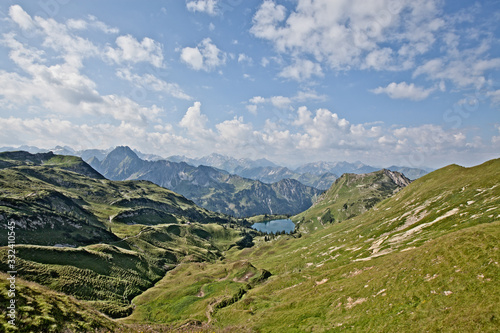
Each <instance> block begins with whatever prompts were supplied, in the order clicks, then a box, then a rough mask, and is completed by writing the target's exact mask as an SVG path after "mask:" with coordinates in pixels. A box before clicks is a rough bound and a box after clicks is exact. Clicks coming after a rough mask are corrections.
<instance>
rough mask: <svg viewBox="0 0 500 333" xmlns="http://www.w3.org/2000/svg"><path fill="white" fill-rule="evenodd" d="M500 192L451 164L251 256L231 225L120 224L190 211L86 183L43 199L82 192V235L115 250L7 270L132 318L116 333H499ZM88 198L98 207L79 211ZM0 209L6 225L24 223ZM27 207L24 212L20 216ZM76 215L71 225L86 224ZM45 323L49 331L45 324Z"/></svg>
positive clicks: (489, 167)
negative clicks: (104, 233) (96, 226)
mask: <svg viewBox="0 0 500 333" xmlns="http://www.w3.org/2000/svg"><path fill="white" fill-rule="evenodd" d="M16 168H25V167H16ZM16 168H10V169H3V170H7V171H9V172H12V170H15V171H16V172H12V175H13V176H15V177H17V178H16V179H18V181H19V182H21V184H23V186H25V187H23V186H21V187H15V186H12V183H10V185H9V187H7V188H6V190H5V193H8V198H11V199H12V198H17V199H19V198H21V197H23V196H24V197H26V193H27V190H26V186H28V185H27V184H28V183H29V182H27V181H26V180H24V179H25V178H28V179H30V181H31V183H33V184H35V182H36V181H39V182H41V183H38V184H35V185H36V186H40V184H45V185H44V186H46V187H45V188H43V190H45V191H47V193H48V194H43V195H42V196H40V197H47V195H49V194H50V193H51V192H50V191H51V190H53V187H50V186H55V185H54V184H53V183H54V182H55V181H56V179H55V176H54V175H52V174H51V173H47V172H42V171H43V170H42V171H40V170H39V169H36V168H40V167H34V168H35V169H34V171H33V170H32V171H31V173H29V172H21V171H19V170H18V169H16ZM31 168H32V167H30V169H31ZM42 168H43V167H42ZM56 171H57V172H55V174H57V173H70V172H69V171H60V170H56ZM35 174H42V176H45V177H46V179H44V180H40V178H36V177H35V176H34V175H35ZM0 175H2V173H1V172H0ZM23 177H24V178H23ZM65 177H66V176H65ZM70 177H74V178H75V179H78V177H79V176H78V175H75V174H74V173H71V174H70V175H67V178H63V179H62V180H63V181H66V180H68V179H69V178H70ZM37 179H38V180H37ZM499 180H500V160H492V161H490V162H487V163H485V164H483V165H480V166H477V167H474V168H462V167H459V166H455V165H452V166H449V167H446V168H443V169H440V170H437V171H435V172H433V173H430V174H428V175H426V176H424V177H422V178H420V179H418V180H417V181H415V182H413V183H412V184H411V185H409V186H408V187H406V188H404V189H403V190H401V191H399V192H397V193H396V194H394V195H393V196H391V197H390V198H386V199H382V200H381V201H379V202H378V203H377V204H375V205H374V206H373V207H372V208H371V209H370V210H368V211H366V212H364V213H359V215H357V216H353V217H351V218H349V219H347V220H342V221H341V222H339V221H340V219H337V218H336V219H335V220H334V222H333V223H323V224H324V225H321V224H319V225H317V226H321V227H318V229H317V230H315V229H314V228H309V229H308V231H309V232H307V233H303V234H302V236H301V237H298V236H296V235H279V236H277V237H276V239H275V240H272V241H264V237H263V236H257V235H258V234H257V233H254V234H253V236H254V239H253V241H254V243H255V245H254V246H253V247H250V248H243V249H242V248H239V247H237V246H234V245H235V244H237V243H238V242H242V241H243V240H245V239H246V236H245V235H246V234H247V233H248V232H250V231H249V230H248V229H245V228H243V227H242V226H240V225H237V224H236V223H231V221H230V220H227V221H225V222H224V223H222V224H206V223H195V222H194V221H192V219H191V218H190V217H186V216H185V215H179V216H180V218H179V219H180V221H183V222H185V223H183V224H179V223H166V224H162V223H160V224H155V223H151V224H150V225H146V224H132V225H128V224H126V223H123V220H120V219H119V218H115V217H116V216H119V215H116V214H120V213H121V212H127V211H130V212H133V209H131V208H134V207H136V208H134V209H137V208H140V209H158V206H161V205H164V204H166V203H167V202H170V203H172V205H173V207H174V209H181V210H184V211H185V210H186V207H189V202H187V201H183V199H182V197H178V196H176V195H175V194H172V193H168V194H167V192H162V190H158V191H157V192H155V191H156V190H154V188H153V189H152V190H151V191H150V188H149V187H150V186H153V185H152V184H151V183H148V182H139V183H137V182H109V181H106V180H94V181H93V183H92V184H94V185H95V187H94V186H92V188H91V190H90V192H89V189H88V188H87V187H85V185H86V184H81V187H79V186H76V187H75V188H77V189H73V187H69V188H67V189H66V188H65V189H64V190H61V192H60V193H61V194H62V195H64V197H60V196H55V197H54V196H53V195H50V196H49V197H50V198H57V200H59V201H57V200H55V201H56V202H58V205H59V206H60V207H71V205H70V204H68V202H75V201H76V202H80V201H79V200H80V199H79V198H78V196H81V197H82V198H84V197H83V196H82V195H81V193H83V192H82V191H86V192H89V193H88V194H87V195H86V196H85V198H87V199H85V204H82V205H79V207H83V208H84V209H85V211H88V212H91V213H92V215H93V216H95V217H96V220H95V221H97V222H95V221H90V222H89V224H92V223H101V224H102V225H103V226H104V228H105V229H106V230H108V229H109V230H110V231H111V232H112V233H114V234H116V235H119V236H120V237H121V238H122V239H121V240H114V241H110V242H109V244H94V245H87V246H85V247H79V248H75V249H70V248H63V249H58V248H54V247H48V246H27V245H24V246H19V247H18V250H19V251H18V255H17V256H18V260H17V265H18V266H19V271H21V272H23V277H25V278H27V279H29V280H33V281H37V282H40V283H41V284H44V285H46V286H48V287H50V288H51V289H55V290H59V291H64V292H67V293H71V294H73V295H75V296H76V297H77V298H80V299H84V300H86V304H87V305H91V306H92V307H93V308H96V309H100V310H101V311H103V312H106V313H108V314H111V315H116V316H118V315H124V314H130V316H128V317H127V318H125V319H120V320H119V321H118V322H115V323H114V324H115V325H118V326H116V331H119V332H127V331H130V332H133V331H139V330H144V331H148V332H167V331H196V330H199V331H204V332H207V331H217V332H337V331H339V332H340V331H353V332H373V331H382V332H399V331H404V332H421V331H432V332H497V331H498V327H500V323H499V319H498V318H500V310H499V309H498V304H500V285H499V284H498V281H499V278H500V267H499V262H500V252H499V251H498V244H500V242H499V241H500V185H498V183H499ZM3 181H4V182H6V180H3ZM58 181H61V180H58ZM372 181H373V182H375V183H377V181H378V180H377V179H372ZM46 184H52V185H50V186H49V185H46ZM72 184H78V183H77V182H73V183H72ZM100 184H101V185H100ZM351 184H355V185H354V186H350V187H348V188H349V189H350V190H349V191H348V192H346V193H344V194H343V195H342V196H339V197H342V198H344V199H345V198H347V199H346V200H344V201H343V203H342V205H343V204H345V203H346V202H351V200H354V198H355V196H354V195H355V194H356V193H355V191H357V189H360V188H362V187H361V186H360V187H358V185H362V184H360V183H355V182H354V183H351ZM87 185H88V183H87ZM365 185H368V186H367V187H366V189H370V190H371V189H373V188H374V187H370V186H369V183H364V185H363V186H365ZM81 188H85V189H84V190H82V189H81ZM363 188H365V187H363ZM337 190H338V192H337V193H341V189H340V188H337ZM103 191H104V192H105V193H114V194H116V197H114V198H113V199H111V195H102V192H103ZM106 191H107V192H106ZM160 193H164V194H166V195H165V197H162V196H161V195H160ZM349 193H350V194H349ZM351 194H352V195H353V196H349V195H351ZM365 194H366V193H365ZM98 197H99V198H101V200H94V199H92V200H90V199H88V198H98ZM144 198H146V199H147V200H143V199H144ZM358 198H359V196H358ZM4 200H5V199H4ZM68 200H69V201H68ZM117 200H118V201H117ZM33 201H34V202H36V203H37V206H36V209H42V208H43V205H41V204H40V202H42V203H43V200H40V199H39V197H38V196H37V197H34V199H33ZM51 201H54V200H51ZM94 202H96V203H94ZM113 202H114V203H115V204H113ZM353 202H354V201H353ZM65 203H66V206H65V205H63V204H65ZM97 203H98V204H97ZM139 203H140V205H138V204H139ZM153 204H154V205H157V206H154V207H152V205H153ZM329 204H331V205H334V204H337V203H336V202H331V203H329ZM185 205H186V206H185ZM4 207H5V208H4V209H5V211H8V212H10V213H12V212H18V213H19V211H21V210H15V209H13V208H12V207H7V206H4ZM33 207H34V206H33V205H31V206H29V205H28V206H27V207H26V208H23V209H24V211H23V214H27V213H29V212H30V210H32V209H34V208H33ZM40 207H42V208H40ZM330 207H332V206H330ZM9 209H10V210H9ZM44 209H49V208H48V206H47V207H46V208H44ZM85 211H84V210H82V211H81V212H80V211H79V212H76V211H74V212H73V214H76V215H75V216H83V215H84V213H85ZM96 212H100V213H99V214H97V213H96ZM142 212H144V210H143V211H142ZM196 212H197V213H199V214H202V213H201V211H199V210H198V209H196ZM77 213H78V214H80V215H78V214H77ZM165 213H167V214H173V213H172V212H170V211H169V212H166V211H165ZM334 213H335V209H330V214H334ZM19 214H20V213H19ZM207 214H208V213H207ZM308 214H310V215H309V218H310V219H311V220H312V221H318V218H319V220H323V219H327V216H326V215H325V214H326V212H325V210H324V209H322V208H321V207H320V208H317V210H316V211H315V210H310V211H308ZM176 216H177V215H176ZM202 216H203V215H202ZM207 216H210V215H207ZM122 217H123V215H122ZM127 218H133V216H132V217H129V216H128V217H127ZM190 220H191V221H190ZM126 221H127V222H131V223H133V221H130V220H126ZM142 222H144V221H142ZM187 222H190V223H187ZM314 223H315V222H314ZM312 225H314V224H312ZM6 254H7V251H6V248H2V249H1V250H0V263H5V262H6V260H5V256H6ZM2 265H5V264H2ZM0 268H1V270H6V269H7V268H6V267H5V266H1V267H0ZM167 271H168V273H167V274H165V272H167ZM269 272H270V274H269ZM82 282H83V283H82ZM153 285H154V286H153ZM37 288H38V287H37ZM40 288H42V287H40ZM23 293H26V294H29V293H30V291H29V289H26V290H23V291H22V293H21V295H22V294H23ZM4 297H5V296H4ZM23 297H24V296H23ZM59 301H61V302H62V300H58V302H59ZM44 302H48V301H44ZM67 307H68V310H67V311H69V312H68V313H67V314H66V316H67V317H68V318H76V317H74V316H76V315H77V313H76V311H77V310H75V309H74V308H73V307H72V305H68V306H67ZM132 309H134V310H133V311H131V310H132ZM23 311H24V310H23ZM30 311H32V310H31V308H26V313H28V314H30V313H32V312H30ZM83 312H85V314H88V313H87V311H86V310H83ZM56 313H57V310H56V309H55V308H50V309H49V310H48V312H47V314H43V315H42V316H45V317H47V316H48V317H50V318H53V319H54V318H55V314H56ZM99 318H101V317H99ZM96 320H98V318H96ZM60 321H61V325H68V323H66V324H64V323H65V320H63V319H61V320H60ZM77 322H78V320H77ZM47 323H49V324H50V325H53V324H54V320H52V319H48V321H47ZM89 323H90V321H89ZM108 324H109V323H108V322H106V321H104V322H102V323H96V324H95V325H97V326H99V325H101V326H103V327H108V326H106V325H108ZM37 325H45V321H40V322H39V324H37ZM37 327H45V326H37ZM51 329H52V328H51ZM54 329H55V328H54ZM86 329H91V328H86ZM112 329H115V328H112ZM72 330H73V331H78V329H76V328H72ZM34 331H36V330H34Z"/></svg>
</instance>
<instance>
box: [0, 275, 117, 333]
mask: <svg viewBox="0 0 500 333" xmlns="http://www.w3.org/2000/svg"><path fill="white" fill-rule="evenodd" d="M7 277H8V276H7V275H6V274H4V273H0V307H1V316H0V330H1V331H2V332H47V333H49V332H54V333H55V332H94V331H96V332H97V331H98V332H109V331H110V330H111V331H113V330H115V329H117V328H118V327H119V325H118V324H116V323H115V322H113V321H112V320H110V319H109V318H107V317H105V316H103V315H102V314H101V313H99V312H98V311H96V310H95V309H93V307H91V306H89V305H87V304H85V303H84V302H80V301H78V300H76V299H74V298H73V297H70V296H67V295H65V294H62V293H58V292H55V291H52V290H50V289H48V288H46V287H43V286H41V285H39V284H36V283H33V282H28V281H25V280H22V279H19V278H18V279H16V292H17V295H16V297H15V300H16V308H17V317H16V326H12V325H10V324H8V323H7V317H6V313H5V310H6V309H7V306H8V304H9V302H10V300H11V298H10V297H9V296H8V294H7V290H8V288H9V286H8V281H7Z"/></svg>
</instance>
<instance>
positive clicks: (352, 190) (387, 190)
mask: <svg viewBox="0 0 500 333" xmlns="http://www.w3.org/2000/svg"><path fill="white" fill-rule="evenodd" d="M410 182H411V181H410V180H409V179H408V178H406V177H405V176H404V175H403V174H401V173H399V172H393V171H389V170H385V169H384V170H380V171H376V172H371V173H366V174H353V173H346V174H343V175H342V177H340V178H339V179H337V180H336V181H335V183H333V185H332V186H331V187H330V188H329V189H328V190H327V191H326V192H325V193H323V194H322V195H321V197H320V198H319V200H318V201H317V202H316V203H315V204H314V205H313V206H312V207H311V208H309V209H308V210H306V211H305V212H302V213H300V214H298V215H296V216H294V217H293V218H292V220H293V221H294V222H295V223H297V224H298V227H299V230H301V231H302V232H308V231H313V230H317V229H318V228H321V227H323V226H324V225H325V224H328V223H334V222H342V221H344V220H347V219H350V218H352V217H354V216H357V215H360V214H362V213H364V212H366V211H368V210H369V209H371V208H372V207H373V206H374V205H375V204H376V203H378V202H379V201H381V200H383V199H386V198H389V197H391V196H392V195H393V194H394V193H396V192H398V191H399V190H401V189H402V188H403V187H405V186H407V185H408V184H410Z"/></svg>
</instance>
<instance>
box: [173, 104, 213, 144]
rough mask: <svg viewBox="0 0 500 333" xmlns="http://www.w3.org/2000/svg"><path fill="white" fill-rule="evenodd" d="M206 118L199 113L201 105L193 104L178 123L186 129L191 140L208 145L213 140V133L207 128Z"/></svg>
mask: <svg viewBox="0 0 500 333" xmlns="http://www.w3.org/2000/svg"><path fill="white" fill-rule="evenodd" d="M207 123H208V117H207V116H206V115H205V114H203V113H201V103H200V102H194V104H193V106H191V107H189V108H188V109H187V111H186V114H185V115H184V117H183V118H182V119H181V121H180V122H179V126H180V127H183V128H185V129H187V131H188V133H189V134H190V135H191V136H192V140H195V141H198V142H200V144H203V145H205V146H204V147H207V145H210V144H211V143H210V142H211V141H212V140H213V137H214V133H213V131H212V130H211V129H208V128H207Z"/></svg>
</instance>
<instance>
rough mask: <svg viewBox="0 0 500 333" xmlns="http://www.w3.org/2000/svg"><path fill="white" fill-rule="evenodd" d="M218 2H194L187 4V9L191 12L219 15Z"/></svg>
mask: <svg viewBox="0 0 500 333" xmlns="http://www.w3.org/2000/svg"><path fill="white" fill-rule="evenodd" d="M217 3H218V0H193V1H188V2H187V3H186V8H187V9H188V10H189V11H191V12H202V13H207V14H209V15H212V16H213V15H217V13H218V12H217Z"/></svg>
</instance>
